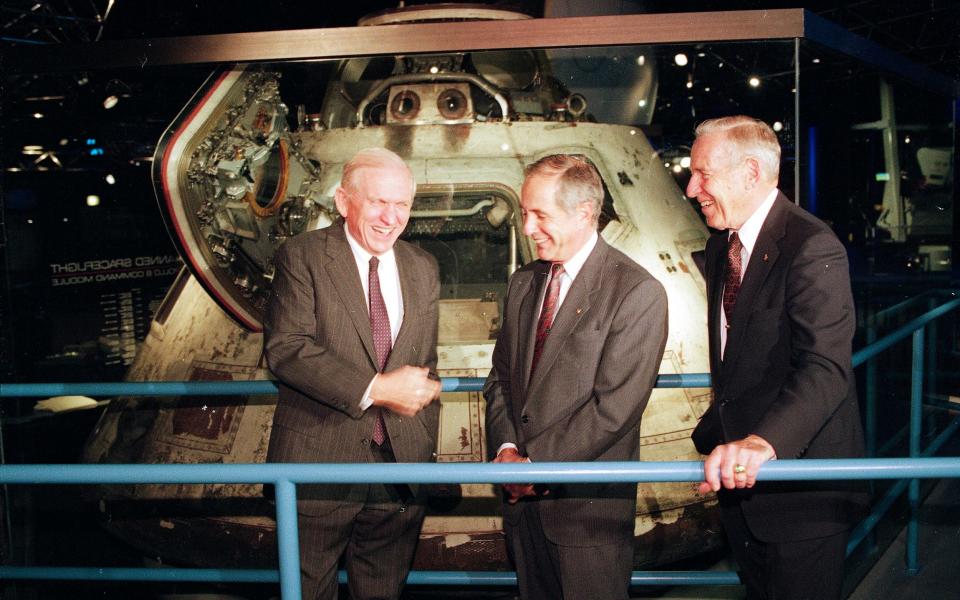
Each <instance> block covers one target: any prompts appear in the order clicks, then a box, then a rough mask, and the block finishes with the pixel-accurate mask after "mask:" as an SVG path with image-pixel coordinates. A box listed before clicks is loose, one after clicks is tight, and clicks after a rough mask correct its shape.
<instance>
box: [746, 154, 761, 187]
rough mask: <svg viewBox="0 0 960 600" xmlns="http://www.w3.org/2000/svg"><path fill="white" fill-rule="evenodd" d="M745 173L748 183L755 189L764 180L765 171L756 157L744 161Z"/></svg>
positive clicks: (749, 157)
mask: <svg viewBox="0 0 960 600" xmlns="http://www.w3.org/2000/svg"><path fill="white" fill-rule="evenodd" d="M744 173H745V175H744V176H745V177H746V183H747V184H748V186H749V187H753V186H754V185H756V184H757V183H759V182H760V181H761V180H762V179H763V171H762V170H761V168H760V161H759V160H757V159H756V157H753V156H748V157H747V159H746V160H745V161H744Z"/></svg>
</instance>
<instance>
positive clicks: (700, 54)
mask: <svg viewBox="0 0 960 600" xmlns="http://www.w3.org/2000/svg"><path fill="white" fill-rule="evenodd" d="M706 55H707V53H706V52H697V56H699V57H700V58H703V57H704V56H706Z"/></svg>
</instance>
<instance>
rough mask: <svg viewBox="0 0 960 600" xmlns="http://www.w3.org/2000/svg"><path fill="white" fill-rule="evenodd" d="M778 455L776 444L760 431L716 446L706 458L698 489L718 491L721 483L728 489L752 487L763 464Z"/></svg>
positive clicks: (705, 491) (701, 490) (703, 491)
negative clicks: (765, 437) (760, 433)
mask: <svg viewBox="0 0 960 600" xmlns="http://www.w3.org/2000/svg"><path fill="white" fill-rule="evenodd" d="M776 457H777V453H776V451H775V450H774V449H773V446H771V445H770V443H769V442H767V440H765V439H763V438H762V437H760V436H758V435H748V436H747V437H745V438H743V439H742V440H737V441H735V442H730V443H729V444H722V445H720V446H717V447H716V448H714V449H713V452H711V453H710V456H708V457H707V459H706V460H705V461H703V477H704V482H703V483H701V484H700V487H699V488H698V491H699V492H700V493H701V494H706V493H707V492H710V491H713V492H716V491H718V490H719V489H720V487H721V485H722V486H723V487H725V488H726V489H728V490H732V489H743V488H747V489H749V488H752V487H753V486H754V485H755V484H756V482H757V472H758V471H759V470H760V465H762V464H763V463H765V462H767V461H768V460H773V459H775V458H776Z"/></svg>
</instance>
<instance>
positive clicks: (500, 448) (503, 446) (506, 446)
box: [497, 442, 520, 456]
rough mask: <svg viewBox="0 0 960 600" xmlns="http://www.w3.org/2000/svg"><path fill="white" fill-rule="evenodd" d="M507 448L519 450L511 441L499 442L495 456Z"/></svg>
mask: <svg viewBox="0 0 960 600" xmlns="http://www.w3.org/2000/svg"><path fill="white" fill-rule="evenodd" d="M507 448H513V449H514V450H517V451H519V450H520V449H519V448H517V445H516V444H514V443H513V442H504V443H503V444H500V447H499V448H497V456H500V453H501V452H503V451H504V450H506V449H507Z"/></svg>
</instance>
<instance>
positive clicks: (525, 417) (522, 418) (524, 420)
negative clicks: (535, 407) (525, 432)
mask: <svg viewBox="0 0 960 600" xmlns="http://www.w3.org/2000/svg"><path fill="white" fill-rule="evenodd" d="M520 420H521V421H522V422H524V423H527V422H528V421H530V417H528V416H527V415H523V416H521V417H520Z"/></svg>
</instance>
